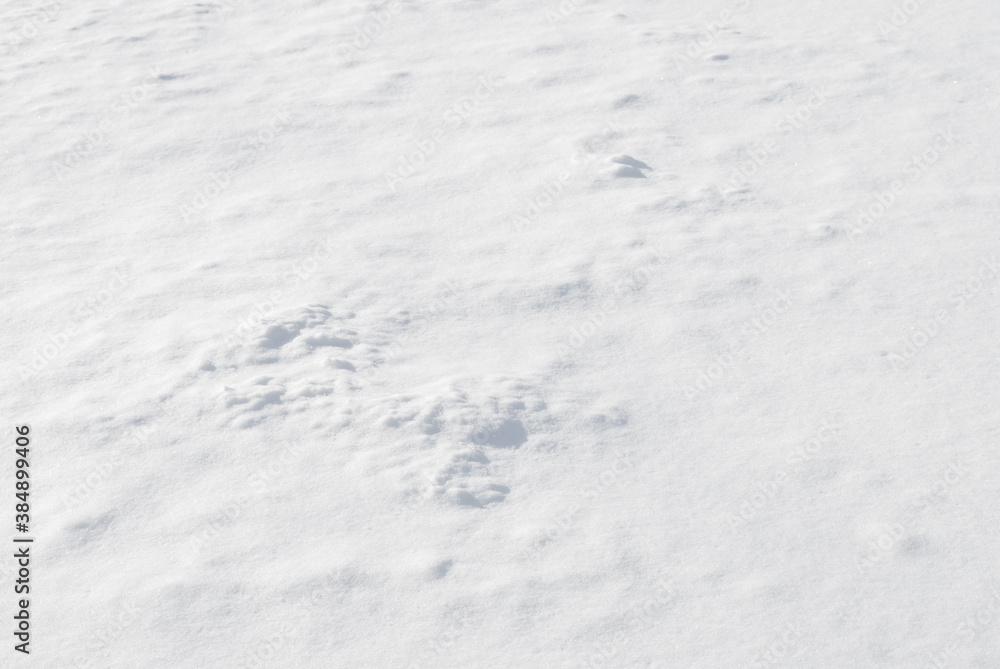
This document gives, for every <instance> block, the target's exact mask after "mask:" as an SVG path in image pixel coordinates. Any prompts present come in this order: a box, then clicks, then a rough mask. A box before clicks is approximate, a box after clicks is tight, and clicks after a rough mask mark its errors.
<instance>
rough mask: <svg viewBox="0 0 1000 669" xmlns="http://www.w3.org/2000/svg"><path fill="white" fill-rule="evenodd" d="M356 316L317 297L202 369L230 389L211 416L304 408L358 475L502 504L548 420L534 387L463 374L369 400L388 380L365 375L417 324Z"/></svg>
mask: <svg viewBox="0 0 1000 669" xmlns="http://www.w3.org/2000/svg"><path fill="white" fill-rule="evenodd" d="M353 321H354V315H353V314H350V313H342V314H336V313H334V312H333V311H331V310H330V309H329V308H328V307H326V306H324V305H319V304H310V305H307V306H305V307H301V308H299V309H297V310H293V311H290V312H286V313H284V314H276V315H274V316H273V317H272V318H270V319H268V320H267V321H266V322H264V323H262V324H260V326H259V327H258V328H257V330H256V331H254V332H252V333H250V336H248V337H247V338H246V339H245V340H244V341H241V342H236V343H235V344H234V343H232V342H230V343H229V344H228V345H227V346H226V347H225V348H224V349H222V350H219V351H217V352H216V353H217V355H214V356H212V359H211V360H207V361H205V363H204V364H202V365H201V368H200V369H201V370H202V373H203V374H204V375H206V376H208V377H209V378H212V379H215V380H216V381H217V382H218V383H219V384H220V386H221V390H220V391H218V392H217V393H216V396H215V399H214V402H213V404H212V405H211V407H209V408H207V409H206V411H208V412H211V413H213V414H216V415H218V416H220V419H221V421H222V423H223V424H225V425H229V426H232V427H236V428H244V429H246V428H252V427H254V426H257V425H259V424H262V423H264V422H266V421H271V420H288V419H291V418H293V417H294V416H295V415H296V414H302V415H303V417H304V418H306V419H308V420H309V425H310V427H309V428H308V429H309V430H314V432H312V433H313V434H315V435H319V434H321V433H322V434H323V437H317V438H318V439H320V440H321V441H322V440H323V439H329V440H331V441H335V442H337V443H345V444H347V443H349V444H350V445H349V446H347V448H348V449H349V451H348V452H347V453H346V455H347V457H348V458H349V459H353V460H352V461H353V462H355V463H357V466H358V475H359V476H362V477H372V478H377V479H383V482H384V484H385V486H387V487H388V488H390V489H394V490H395V491H396V493H395V494H398V495H399V497H400V500H401V502H403V501H404V500H408V505H409V507H410V508H413V506H415V505H417V504H424V503H445V504H451V505H456V506H459V507H468V508H486V507H489V506H491V505H494V504H497V503H499V502H502V501H503V500H504V499H505V498H506V497H507V495H508V494H510V491H511V489H510V486H509V484H508V483H507V482H506V481H504V480H503V477H502V476H501V475H500V474H499V472H500V471H501V470H503V469H505V466H504V465H505V463H506V462H508V461H509V460H510V458H513V457H517V456H516V455H515V454H516V452H517V450H518V449H520V448H523V447H525V446H526V445H527V444H530V443H531V442H530V440H531V435H532V433H533V431H536V430H538V429H544V426H545V425H546V424H547V423H549V422H551V417H550V416H549V414H548V409H547V406H546V404H545V402H543V401H542V400H541V399H539V397H538V396H537V394H536V392H535V389H534V387H533V386H532V385H531V384H529V383H526V382H524V381H519V380H516V379H510V378H506V377H489V378H486V379H471V378H461V379H452V380H450V382H448V381H440V382H436V383H434V384H433V385H431V386H421V387H419V388H416V389H414V391H412V392H405V393H395V394H392V395H389V396H382V397H372V396H371V393H373V392H375V391H376V389H377V388H379V387H381V386H378V385H374V386H373V385H371V384H367V383H365V382H364V379H363V378H362V373H363V372H365V371H368V370H372V369H375V368H376V367H378V366H379V365H384V364H386V360H387V359H389V360H390V361H391V359H392V356H391V355H390V354H389V353H388V348H387V347H388V345H390V344H392V343H393V342H394V341H396V340H397V339H398V338H400V337H401V335H403V334H405V333H406V332H407V329H408V328H409V327H411V324H410V321H409V319H405V318H404V319H399V318H390V319H386V321H385V322H384V323H383V324H382V326H381V328H377V329H376V331H375V332H373V333H367V332H364V328H359V327H349V325H353V324H354V323H353ZM359 330H360V331H361V332H359ZM262 371H266V372H267V373H266V374H260V372H262ZM222 384H224V385H222ZM220 386H216V387H217V388H218V387H220ZM404 503H406V502H404Z"/></svg>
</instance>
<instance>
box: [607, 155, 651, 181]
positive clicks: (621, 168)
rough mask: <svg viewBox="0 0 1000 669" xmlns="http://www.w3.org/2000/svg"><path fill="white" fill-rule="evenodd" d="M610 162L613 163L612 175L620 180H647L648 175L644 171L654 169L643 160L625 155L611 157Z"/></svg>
mask: <svg viewBox="0 0 1000 669" xmlns="http://www.w3.org/2000/svg"><path fill="white" fill-rule="evenodd" d="M609 161H610V162H611V174H612V175H613V176H615V177H619V178H631V179H645V178H646V175H645V173H644V172H643V170H652V169H653V168H652V167H650V166H649V165H647V164H646V163H644V162H642V161H641V160H636V159H635V158H633V157H632V156H627V155H624V154H622V155H620V156H611V158H609Z"/></svg>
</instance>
